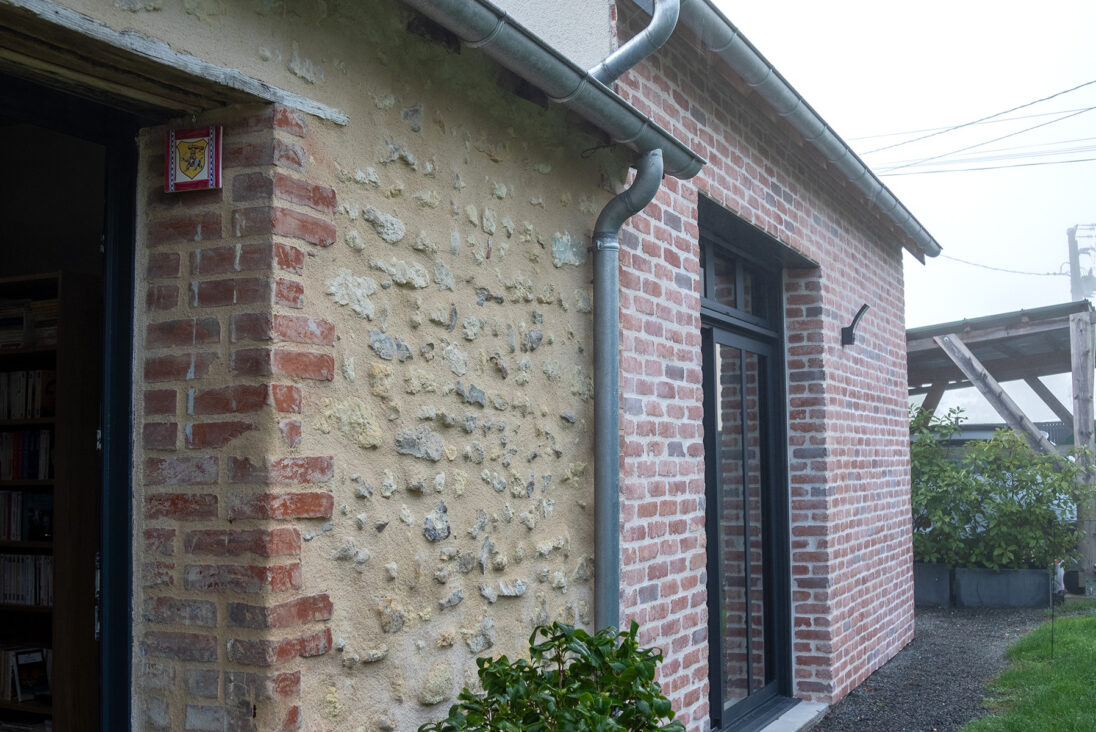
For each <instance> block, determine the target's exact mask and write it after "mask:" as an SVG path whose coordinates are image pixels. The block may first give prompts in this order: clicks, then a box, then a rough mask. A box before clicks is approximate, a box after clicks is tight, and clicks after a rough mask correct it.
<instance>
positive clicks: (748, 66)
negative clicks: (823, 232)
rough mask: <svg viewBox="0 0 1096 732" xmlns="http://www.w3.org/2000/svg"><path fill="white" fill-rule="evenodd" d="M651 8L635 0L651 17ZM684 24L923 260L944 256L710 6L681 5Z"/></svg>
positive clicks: (693, 0)
mask: <svg viewBox="0 0 1096 732" xmlns="http://www.w3.org/2000/svg"><path fill="white" fill-rule="evenodd" d="M651 2H652V0H632V3H633V4H634V5H636V6H638V7H639V8H641V9H642V10H643V11H644V12H646V13H648V14H649V13H650V12H651ZM681 22H682V23H684V24H685V25H686V26H687V27H688V28H689V29H690V30H691V31H692V32H693V33H695V34H696V36H697V38H699V39H700V41H701V43H702V44H703V45H704V47H705V48H706V49H707V50H709V51H711V52H712V53H714V54H715V55H717V56H719V57H720V58H721V59H722V60H723V61H724V62H725V63H726V64H727V65H728V66H729V67H730V68H731V70H732V71H734V72H735V74H737V75H738V76H739V77H741V78H742V80H743V81H745V82H746V84H747V85H748V86H750V87H751V88H752V89H753V90H754V91H756V92H757V93H758V94H759V95H760V96H761V98H762V99H764V100H765V101H766V102H768V103H769V104H770V105H772V107H773V109H774V110H775V111H776V113H777V114H778V115H780V116H781V117H783V118H784V119H785V120H787V121H788V123H789V124H790V125H791V126H792V128H793V129H795V130H796V132H798V133H799V134H801V135H802V136H803V139H804V140H806V142H807V143H808V144H810V145H811V146H812V147H814V148H815V149H816V150H817V151H818V152H819V153H821V154H822V157H823V158H824V159H825V160H826V162H827V163H829V164H830V165H832V166H834V167H835V168H836V169H837V170H838V171H840V172H841V174H842V175H843V176H844V177H845V178H846V179H847V180H848V181H849V182H850V183H852V184H853V185H855V186H856V187H857V188H858V189H859V190H860V191H861V192H862V193H863V194H864V196H865V197H866V198H867V199H868V202H869V203H871V204H873V205H874V206H875V207H876V208H877V209H879V211H880V212H881V213H883V214H884V215H885V216H887V218H889V219H890V220H891V221H892V222H894V224H895V225H896V226H897V227H898V228H899V229H901V230H902V232H903V233H905V234H906V235H907V236H909V237H910V239H911V240H912V241H913V244H914V246H916V247H917V249H918V250H919V252H920V253H921V254H922V255H924V256H929V257H935V256H937V255H939V254H940V252H941V251H942V249H943V247H941V246H940V244H939V243H938V242H937V241H936V239H935V238H933V236H932V235H931V234H930V233H929V232H928V230H927V229H926V228H925V227H924V225H923V224H921V222H920V221H918V220H917V218H916V217H915V216H914V215H913V214H912V213H910V211H909V210H908V209H907V208H906V207H905V206H904V205H903V204H902V202H901V201H899V200H898V197H897V196H895V195H894V193H892V192H891V190H890V189H889V188H887V186H886V185H884V183H883V182H882V181H881V180H879V178H878V177H877V176H876V175H875V173H874V172H872V170H871V168H869V167H868V166H867V164H866V163H864V161H863V160H861V159H860V156H859V155H857V154H856V153H855V152H854V151H853V149H852V148H851V147H849V146H848V144H847V143H846V142H845V141H844V140H842V139H841V137H840V136H839V135H838V134H837V132H836V131H834V129H833V128H832V127H830V125H829V124H828V123H827V122H826V121H825V120H824V119H822V117H821V116H820V115H819V114H818V112H816V111H815V110H814V109H813V108H812V107H811V106H810V104H808V103H807V101H806V100H805V99H804V98H803V96H802V95H801V94H799V92H797V91H796V90H795V89H794V88H793V87H792V85H791V84H789V83H788V81H787V79H785V78H784V77H783V76H781V74H780V72H779V71H777V70H776V68H775V67H774V66H773V65H772V64H771V63H769V61H768V60H767V59H766V58H765V57H764V56H763V55H762V54H761V52H760V51H758V50H757V48H756V47H754V45H753V44H752V43H750V41H749V40H748V39H747V38H746V37H745V36H743V35H742V32H741V31H739V30H738V28H736V27H735V26H734V24H733V23H731V21H730V20H728V19H727V17H726V16H725V15H723V13H722V12H721V11H720V10H719V9H718V8H716V7H715V6H714V5H713V4H712V2H711V0H681ZM914 254H917V252H914ZM918 258H919V259H920V258H921V257H920V256H919V257H918Z"/></svg>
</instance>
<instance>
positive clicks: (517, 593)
mask: <svg viewBox="0 0 1096 732" xmlns="http://www.w3.org/2000/svg"><path fill="white" fill-rule="evenodd" d="M527 589H529V584H528V583H527V582H525V581H524V580H520V579H516V580H511V581H510V582H503V581H502V580H499V592H498V593H499V595H501V596H502V597H521V596H522V595H524V594H525V591H526V590H527Z"/></svg>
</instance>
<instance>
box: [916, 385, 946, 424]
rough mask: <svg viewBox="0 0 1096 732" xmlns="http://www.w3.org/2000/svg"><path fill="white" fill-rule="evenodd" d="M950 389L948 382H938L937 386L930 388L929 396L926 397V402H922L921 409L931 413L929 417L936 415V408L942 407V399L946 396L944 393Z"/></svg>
mask: <svg viewBox="0 0 1096 732" xmlns="http://www.w3.org/2000/svg"><path fill="white" fill-rule="evenodd" d="M947 388H948V383H947V382H946V381H937V382H936V383H935V384H933V385H932V386H930V387H929V391H928V394H927V395H926V396H925V401H923V402H921V409H923V410H925V411H926V412H928V413H929V417H930V418H931V417H932V415H934V414H936V408H937V407H939V406H940V399H941V398H942V397H943V396H944V391H946V390H947Z"/></svg>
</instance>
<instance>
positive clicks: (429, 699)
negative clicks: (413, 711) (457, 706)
mask: <svg viewBox="0 0 1096 732" xmlns="http://www.w3.org/2000/svg"><path fill="white" fill-rule="evenodd" d="M452 694H453V671H452V669H450V668H449V664H448V663H446V662H445V661H438V662H437V663H436V664H434V666H433V667H432V668H431V669H430V671H428V672H427V674H426V678H425V679H424V680H423V682H422V689H420V690H419V703H420V704H422V705H424V706H432V705H434V704H440V703H442V702H443V701H445V700H446V699H448V698H449V697H450V696H452Z"/></svg>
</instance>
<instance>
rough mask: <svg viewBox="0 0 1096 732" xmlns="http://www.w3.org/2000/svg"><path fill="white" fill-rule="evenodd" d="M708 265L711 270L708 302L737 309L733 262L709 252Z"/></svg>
mask: <svg viewBox="0 0 1096 732" xmlns="http://www.w3.org/2000/svg"><path fill="white" fill-rule="evenodd" d="M708 265H709V266H710V267H711V268H712V290H713V291H712V292H709V293H708V298H709V299H710V300H715V301H716V302H718V303H719V304H720V305H726V306H727V307H729V308H737V307H738V300H737V299H736V282H735V272H734V269H735V261H734V260H733V259H730V258H729V257H723V256H720V255H719V254H716V253H715V252H711V253H710V256H709V261H708Z"/></svg>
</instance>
